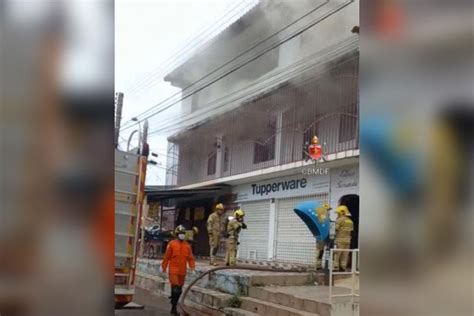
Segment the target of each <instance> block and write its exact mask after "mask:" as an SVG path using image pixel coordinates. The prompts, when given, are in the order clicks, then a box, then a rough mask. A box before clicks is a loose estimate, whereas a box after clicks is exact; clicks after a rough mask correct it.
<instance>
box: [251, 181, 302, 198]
mask: <svg viewBox="0 0 474 316" xmlns="http://www.w3.org/2000/svg"><path fill="white" fill-rule="evenodd" d="M307 183H308V181H307V180H306V178H302V179H297V180H285V181H278V182H272V183H266V184H261V185H257V184H252V195H268V194H269V193H272V192H279V191H288V190H297V189H300V188H302V189H304V188H306V185H307Z"/></svg>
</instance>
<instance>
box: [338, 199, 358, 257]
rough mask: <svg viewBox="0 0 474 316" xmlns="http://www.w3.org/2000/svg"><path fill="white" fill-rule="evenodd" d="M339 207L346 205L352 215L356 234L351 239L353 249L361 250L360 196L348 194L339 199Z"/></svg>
mask: <svg viewBox="0 0 474 316" xmlns="http://www.w3.org/2000/svg"><path fill="white" fill-rule="evenodd" d="M339 205H345V206H347V208H348V209H349V212H351V214H352V221H353V222H354V232H353V234H352V239H351V249H357V248H359V196H358V195H357V194H347V195H344V196H342V197H341V198H340V199H339Z"/></svg>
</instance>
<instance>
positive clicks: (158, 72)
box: [122, 0, 258, 128]
mask: <svg viewBox="0 0 474 316" xmlns="http://www.w3.org/2000/svg"><path fill="white" fill-rule="evenodd" d="M255 1H257V2H258V0H255ZM246 2H248V1H247V0H244V1H241V2H239V3H238V4H237V5H236V6H234V7H232V9H230V10H229V11H227V12H226V13H225V14H224V16H222V17H221V18H219V19H218V20H217V21H219V20H222V19H223V18H225V17H227V15H229V14H230V13H233V12H235V13H234V14H233V15H232V16H230V17H229V18H228V20H225V21H224V23H221V25H218V26H217V27H216V24H217V22H216V23H214V24H213V25H210V26H209V27H208V28H207V29H205V30H204V31H202V32H199V33H197V34H198V35H197V36H196V33H195V34H194V35H193V36H191V37H189V38H194V42H196V43H193V41H190V42H188V41H185V43H186V45H185V46H184V47H181V48H178V49H176V50H175V51H176V53H172V54H171V56H170V57H169V58H168V59H167V60H166V61H164V62H162V63H161V64H160V65H159V66H158V67H157V68H155V70H154V71H153V72H152V74H151V75H150V76H149V77H148V78H145V79H143V80H142V81H141V82H140V83H138V84H137V85H136V86H135V87H134V88H132V90H131V91H130V93H131V94H132V95H133V94H136V93H138V92H139V91H140V90H143V89H145V88H148V87H150V86H151V85H152V84H153V83H154V82H156V80H155V79H161V78H160V76H159V75H161V74H163V73H166V72H167V71H169V69H172V68H174V67H176V65H177V64H178V63H179V62H180V61H179V60H177V59H178V58H180V57H182V56H184V55H185V53H188V54H189V51H191V50H193V49H195V48H197V47H198V46H200V45H202V43H200V42H199V40H201V38H200V37H203V34H206V33H207V32H209V31H210V32H209V34H212V33H213V32H216V31H217V30H219V29H221V28H223V27H224V26H225V25H226V24H227V23H231V22H232V21H233V19H234V18H235V17H236V16H238V17H240V16H241V15H242V13H245V12H244V11H243V9H246V10H247V11H248V10H249V5H247V6H246V7H244V8H239V7H240V6H241V4H243V3H246ZM250 4H251V5H252V6H254V5H255V4H254V3H253V2H251V3H250ZM237 8H239V9H240V10H236V9H237ZM210 39H212V37H211V38H210ZM210 39H209V40H210ZM201 42H202V40H201ZM191 43H193V44H194V45H193V46H192V47H190V48H188V47H187V46H189V45H190V44H191ZM185 49H186V51H184V50H185ZM180 50H181V51H180ZM177 54H178V55H177ZM170 59H171V60H170ZM171 62H174V64H173V63H171ZM165 67H166V68H165ZM145 112H146V111H145ZM142 114H143V113H142ZM142 114H139V115H142ZM130 122H132V120H131V119H130V120H128V121H127V122H125V123H124V124H123V125H122V128H124V127H126V125H127V124H129V123H130ZM132 125H133V123H132Z"/></svg>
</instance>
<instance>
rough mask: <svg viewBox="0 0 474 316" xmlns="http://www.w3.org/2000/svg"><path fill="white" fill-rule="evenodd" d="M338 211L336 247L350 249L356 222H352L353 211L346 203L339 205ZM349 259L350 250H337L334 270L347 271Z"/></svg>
mask: <svg viewBox="0 0 474 316" xmlns="http://www.w3.org/2000/svg"><path fill="white" fill-rule="evenodd" d="M336 213H337V214H338V217H337V220H336V238H335V244H336V248H337V249H349V248H350V245H351V237H352V231H353V230H354V223H353V222H352V219H350V216H351V213H350V212H349V209H348V208H347V206H345V205H339V206H338V207H337V209H336ZM348 259H349V252H347V251H335V252H334V264H333V268H334V270H342V271H345V270H346V268H347V261H348Z"/></svg>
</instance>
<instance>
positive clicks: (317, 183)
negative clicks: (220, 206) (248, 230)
mask: <svg viewBox="0 0 474 316" xmlns="http://www.w3.org/2000/svg"><path fill="white" fill-rule="evenodd" d="M328 189H329V177H328V176H302V175H298V176H292V177H287V178H277V179H271V180H266V181H261V182H254V183H248V184H242V185H238V186H236V187H234V189H233V191H234V193H237V201H251V200H262V199H268V198H283V197H292V196H298V195H308V194H313V193H319V192H327V191H328Z"/></svg>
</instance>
